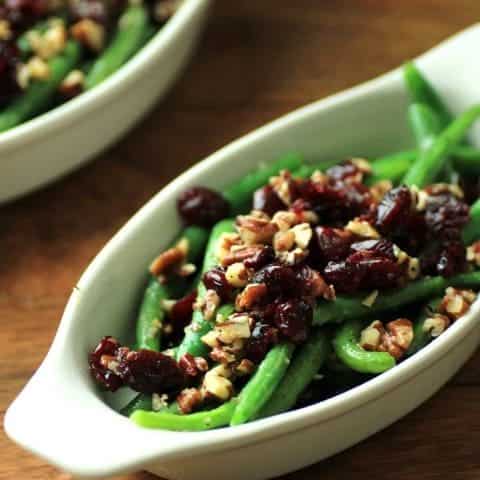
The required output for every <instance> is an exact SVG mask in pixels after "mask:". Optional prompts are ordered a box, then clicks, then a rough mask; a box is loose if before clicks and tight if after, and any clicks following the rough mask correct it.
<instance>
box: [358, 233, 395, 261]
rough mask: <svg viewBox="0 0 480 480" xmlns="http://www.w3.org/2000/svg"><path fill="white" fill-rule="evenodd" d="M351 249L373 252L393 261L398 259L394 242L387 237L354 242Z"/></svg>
mask: <svg viewBox="0 0 480 480" xmlns="http://www.w3.org/2000/svg"><path fill="white" fill-rule="evenodd" d="M350 250H351V251H352V252H371V253H373V254H375V255H378V256H379V257H384V258H388V259H389V260H392V261H393V262H396V261H397V257H396V256H395V249H394V244H393V243H392V242H391V241H390V240H387V239H385V238H382V239H380V240H364V241H362V242H355V243H352V245H350Z"/></svg>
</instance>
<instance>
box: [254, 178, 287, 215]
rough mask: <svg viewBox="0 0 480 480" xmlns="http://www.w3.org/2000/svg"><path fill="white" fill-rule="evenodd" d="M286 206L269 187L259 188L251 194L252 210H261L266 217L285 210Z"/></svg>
mask: <svg viewBox="0 0 480 480" xmlns="http://www.w3.org/2000/svg"><path fill="white" fill-rule="evenodd" d="M286 208H287V206H286V205H285V204H284V203H283V202H282V200H281V199H280V197H279V196H278V195H277V194H276V193H275V190H274V189H273V187H271V186H270V185H265V186H264V187H262V188H259V189H258V190H256V191H255V193H254V194H253V209H254V210H261V211H262V212H265V213H266V214H267V215H270V216H273V214H274V213H276V212H278V211H279V210H285V209H286Z"/></svg>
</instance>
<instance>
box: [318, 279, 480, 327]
mask: <svg viewBox="0 0 480 480" xmlns="http://www.w3.org/2000/svg"><path fill="white" fill-rule="evenodd" d="M448 286H453V287H459V288H460V287H480V272H470V273H462V274H460V275H455V276H453V277H449V278H444V277H427V278H422V279H421V280H417V281H415V282H411V283H409V284H407V285H406V286H405V287H403V288H400V289H396V290H393V291H392V290H390V291H386V292H380V293H379V295H378V297H377V298H376V300H375V302H374V304H373V305H372V306H371V307H367V306H365V305H364V304H363V303H362V302H363V300H364V299H365V295H364V296H360V295H348V296H347V295H337V298H336V299H335V300H334V301H331V302H323V301H322V302H321V303H318V304H317V307H316V308H315V310H314V314H313V324H314V325H317V326H320V325H324V324H325V323H340V322H343V321H345V320H352V319H356V318H361V317H366V316H372V315H376V314H378V313H381V312H385V311H388V310H394V309H396V308H399V307H402V306H404V305H409V304H412V303H415V302H418V301H420V300H425V299H428V298H431V297H435V296H438V295H441V294H442V292H443V290H444V289H445V288H447V287H448Z"/></svg>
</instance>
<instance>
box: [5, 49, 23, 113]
mask: <svg viewBox="0 0 480 480" xmlns="http://www.w3.org/2000/svg"><path fill="white" fill-rule="evenodd" d="M19 62H20V52H19V50H18V48H17V47H16V45H15V43H14V42H2V41H0V105H2V104H5V103H7V102H9V101H10V100H12V98H13V97H15V95H17V94H18V93H20V91H21V89H20V86H19V84H18V82H17V66H18V64H19Z"/></svg>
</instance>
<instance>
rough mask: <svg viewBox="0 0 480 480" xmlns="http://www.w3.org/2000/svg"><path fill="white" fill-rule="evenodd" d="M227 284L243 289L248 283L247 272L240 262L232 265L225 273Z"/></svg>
mask: <svg viewBox="0 0 480 480" xmlns="http://www.w3.org/2000/svg"><path fill="white" fill-rule="evenodd" d="M225 277H226V279H227V282H228V283H229V284H230V285H232V286H234V287H236V288H240V287H244V286H245V285H246V284H247V282H248V270H247V268H246V267H245V265H244V264H243V263H241V262H236V263H232V264H231V265H230V266H229V267H228V268H227V270H226V272H225Z"/></svg>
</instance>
